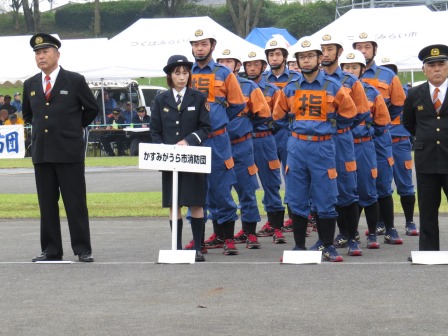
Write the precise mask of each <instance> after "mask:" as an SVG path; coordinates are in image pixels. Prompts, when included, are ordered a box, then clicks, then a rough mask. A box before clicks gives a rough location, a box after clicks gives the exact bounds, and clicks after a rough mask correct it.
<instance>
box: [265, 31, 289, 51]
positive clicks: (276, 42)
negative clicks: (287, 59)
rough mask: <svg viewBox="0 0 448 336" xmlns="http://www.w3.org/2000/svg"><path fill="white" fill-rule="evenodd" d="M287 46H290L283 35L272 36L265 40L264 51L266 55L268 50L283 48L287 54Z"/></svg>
mask: <svg viewBox="0 0 448 336" xmlns="http://www.w3.org/2000/svg"><path fill="white" fill-rule="evenodd" d="M289 47H290V45H289V43H288V41H286V39H285V38H284V37H283V36H281V37H273V38H271V39H270V40H269V41H267V42H266V46H265V47H264V52H265V54H266V55H267V54H268V52H269V50H275V49H284V50H285V51H286V54H288V48H289ZM286 56H287V55H286Z"/></svg>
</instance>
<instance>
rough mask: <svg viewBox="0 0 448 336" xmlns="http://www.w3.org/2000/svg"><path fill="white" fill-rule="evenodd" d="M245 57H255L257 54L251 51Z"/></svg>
mask: <svg viewBox="0 0 448 336" xmlns="http://www.w3.org/2000/svg"><path fill="white" fill-rule="evenodd" d="M247 57H251V58H253V57H257V53H256V52H255V51H251V52H250V53H248V54H247Z"/></svg>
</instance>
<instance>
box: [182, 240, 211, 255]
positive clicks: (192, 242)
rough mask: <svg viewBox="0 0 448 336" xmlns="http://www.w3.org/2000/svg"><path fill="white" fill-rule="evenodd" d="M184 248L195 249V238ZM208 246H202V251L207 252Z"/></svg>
mask: <svg viewBox="0 0 448 336" xmlns="http://www.w3.org/2000/svg"><path fill="white" fill-rule="evenodd" d="M183 249H184V250H195V248H194V240H192V241H190V242H189V243H188V244H187V245H185V246H184V248H183ZM207 252H208V251H207V248H206V247H205V246H201V253H202V254H206V253H207Z"/></svg>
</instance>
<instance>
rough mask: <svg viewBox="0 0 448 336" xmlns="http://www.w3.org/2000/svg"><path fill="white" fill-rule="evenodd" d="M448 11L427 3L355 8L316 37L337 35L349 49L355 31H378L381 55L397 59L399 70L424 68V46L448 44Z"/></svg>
mask: <svg viewBox="0 0 448 336" xmlns="http://www.w3.org/2000/svg"><path fill="white" fill-rule="evenodd" d="M447 15H448V12H432V11H431V10H429V9H428V8H427V7H426V6H412V7H391V8H366V9H352V10H350V11H349V12H347V13H346V14H344V15H343V16H341V17H340V18H339V19H337V20H336V21H334V22H332V23H330V24H329V25H328V26H326V27H325V28H323V29H321V30H319V31H318V32H317V33H315V34H313V37H315V38H321V37H322V36H323V35H324V34H327V33H328V34H331V35H337V36H338V37H339V38H340V39H341V40H342V42H343V44H344V48H345V49H349V48H352V41H353V39H354V37H355V36H356V35H355V34H359V33H361V32H366V33H369V34H374V35H375V37H376V40H377V43H378V55H379V56H387V57H389V58H390V59H393V60H395V63H396V64H397V66H398V69H399V70H402V71H403V70H420V69H421V67H422V62H421V61H420V60H419V59H418V57H417V55H418V52H419V51H420V50H421V49H422V48H423V47H425V46H427V45H429V44H433V43H434V44H436V43H442V44H448V36H447V35H446V34H445V24H446V22H447V19H448V16H447ZM429 27H430V29H431V32H430V31H429Z"/></svg>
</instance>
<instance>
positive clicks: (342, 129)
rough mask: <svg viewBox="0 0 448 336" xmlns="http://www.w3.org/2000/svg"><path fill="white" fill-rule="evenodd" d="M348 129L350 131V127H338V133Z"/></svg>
mask: <svg viewBox="0 0 448 336" xmlns="http://www.w3.org/2000/svg"><path fill="white" fill-rule="evenodd" d="M347 131H350V127H346V128H340V129H338V134H343V133H345V132H347Z"/></svg>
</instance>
